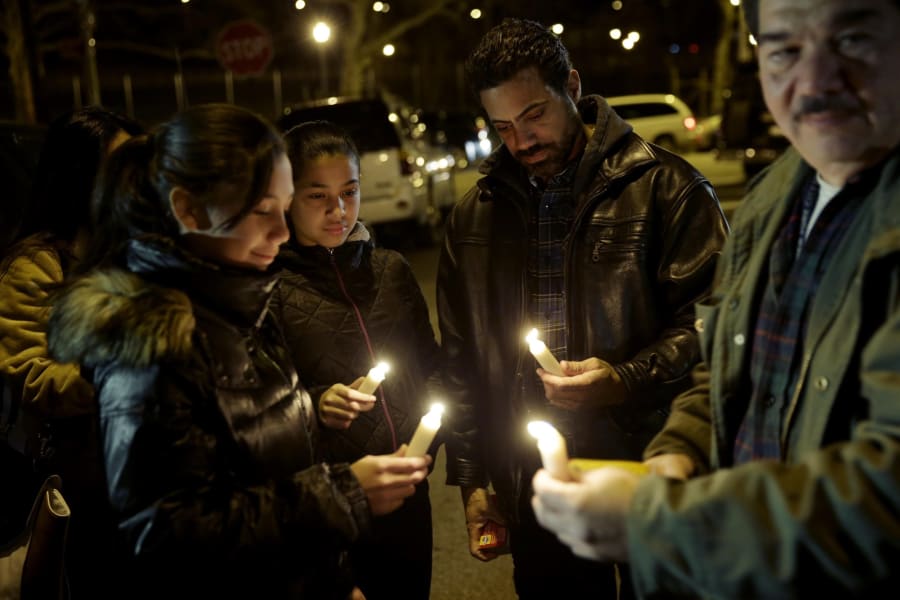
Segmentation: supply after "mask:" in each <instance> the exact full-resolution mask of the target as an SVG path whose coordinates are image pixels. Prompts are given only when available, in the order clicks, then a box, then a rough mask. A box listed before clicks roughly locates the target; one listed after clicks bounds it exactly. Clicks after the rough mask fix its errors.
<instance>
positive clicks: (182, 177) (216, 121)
mask: <svg viewBox="0 0 900 600" xmlns="http://www.w3.org/2000/svg"><path fill="white" fill-rule="evenodd" d="M284 152H285V149H284V142H283V140H282V139H281V136H280V135H279V133H278V131H277V130H276V129H275V127H274V126H273V125H272V124H270V123H269V122H268V121H266V120H265V119H263V118H262V117H260V116H259V115H257V114H255V113H253V112H251V111H249V110H247V109H244V108H240V107H237V106H233V105H230V104H205V105H198V106H195V107H192V108H189V109H187V110H185V111H183V112H181V113H179V114H177V115H175V117H173V118H172V119H171V120H170V121H168V122H166V123H163V124H162V125H160V126H159V127H158V128H157V129H156V130H155V131H152V132H150V133H148V134H146V135H142V136H138V137H135V138H132V139H131V140H129V141H127V142H125V143H124V144H122V146H121V147H120V148H119V149H118V150H117V151H116V152H115V153H113V155H111V156H110V159H109V161H108V162H107V165H106V168H105V169H104V170H103V174H102V176H101V178H100V181H99V182H98V185H97V192H96V194H95V197H94V202H93V206H92V215H93V222H94V230H95V235H94V236H93V240H92V241H93V244H92V247H91V248H90V249H89V252H88V257H87V258H86V260H85V261H84V268H85V270H86V269H90V268H93V267H96V266H98V265H101V264H103V263H106V262H117V261H118V260H119V258H120V256H119V253H120V251H121V249H122V247H123V244H124V242H125V241H127V240H128V239H129V238H133V237H140V236H144V235H147V234H155V235H164V236H166V237H170V238H172V239H177V238H178V222H177V221H176V219H175V216H174V215H173V214H172V212H171V210H170V207H169V193H170V192H171V191H172V189H173V188H175V187H176V186H178V187H182V188H184V189H185V190H187V191H188V192H190V193H191V194H192V195H193V196H194V197H196V198H198V199H199V200H200V201H202V202H204V203H206V204H207V205H210V206H215V205H222V204H225V203H226V202H231V201H233V200H234V199H241V202H242V204H241V209H240V211H239V212H238V213H237V214H236V215H235V216H234V217H232V218H231V219H229V221H228V222H226V223H225V224H224V225H223V228H224V229H228V228H230V227H233V226H234V225H235V224H237V223H238V222H239V221H240V220H241V219H242V218H243V217H244V216H245V215H247V214H248V213H249V212H250V211H251V210H252V209H253V207H254V206H255V205H256V204H257V203H258V202H259V200H260V198H262V196H263V195H264V194H265V192H266V189H267V186H268V184H269V179H270V178H271V175H272V169H273V165H274V163H275V160H276V159H277V158H278V157H279V156H281V155H283V154H284Z"/></svg>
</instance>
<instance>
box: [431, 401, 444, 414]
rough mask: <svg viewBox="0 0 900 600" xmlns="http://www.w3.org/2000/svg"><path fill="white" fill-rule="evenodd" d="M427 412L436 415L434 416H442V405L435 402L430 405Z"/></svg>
mask: <svg viewBox="0 0 900 600" xmlns="http://www.w3.org/2000/svg"><path fill="white" fill-rule="evenodd" d="M428 412H430V413H433V414H436V415H442V414H444V405H443V404H441V403H440V402H435V403H434V404H432V405H431V410H429V411H428Z"/></svg>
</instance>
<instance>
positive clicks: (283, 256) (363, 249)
mask: <svg viewBox="0 0 900 600" xmlns="http://www.w3.org/2000/svg"><path fill="white" fill-rule="evenodd" d="M374 245H375V244H374V242H373V240H372V237H371V235H369V230H368V229H366V227H365V225H363V224H362V223H361V222H360V221H357V222H356V225H355V226H354V227H353V230H352V231H351V232H350V235H348V236H347V240H346V241H345V242H344V243H343V244H341V245H340V246H338V247H337V248H332V249H328V248H324V247H322V246H302V245H300V244H299V243H297V240H296V239H295V238H293V237H292V238H291V240H290V241H289V242H288V243H287V244H285V245H284V246H282V247H281V250H280V251H279V253H278V260H277V265H278V266H279V267H281V268H284V269H289V270H291V271H300V272H302V271H306V270H309V269H317V268H320V267H321V266H322V265H323V264H328V263H329V262H330V260H331V257H334V259H335V261H336V262H337V263H338V264H340V265H341V266H344V267H349V268H350V269H358V268H359V267H360V266H361V265H362V264H363V263H364V261H365V259H366V258H367V256H368V255H369V254H370V253H371V252H372V249H373V248H374Z"/></svg>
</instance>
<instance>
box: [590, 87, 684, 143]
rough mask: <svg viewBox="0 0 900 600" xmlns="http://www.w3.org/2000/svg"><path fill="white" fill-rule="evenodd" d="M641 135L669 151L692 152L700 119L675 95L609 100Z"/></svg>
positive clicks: (648, 95)
mask: <svg viewBox="0 0 900 600" xmlns="http://www.w3.org/2000/svg"><path fill="white" fill-rule="evenodd" d="M606 101H607V102H608V103H609V105H610V106H611V107H612V108H613V109H614V110H615V111H616V113H618V115H619V116H620V117H622V118H623V119H625V120H626V121H628V122H629V123H630V124H631V126H632V127H634V132H635V133H637V134H638V135H639V136H641V137H642V138H644V139H645V140H647V141H648V142H652V143H654V144H656V145H657V146H661V147H663V148H665V149H666V150H671V151H673V152H674V151H679V150H692V149H694V146H695V143H696V142H695V135H696V134H695V130H696V128H697V119H695V118H694V113H693V112H692V111H691V109H690V108H688V105H687V104H685V103H684V102H682V101H681V100H680V99H678V98H677V97H676V96H674V95H672V94H636V95H632V96H610V97H609V98H607V99H606Z"/></svg>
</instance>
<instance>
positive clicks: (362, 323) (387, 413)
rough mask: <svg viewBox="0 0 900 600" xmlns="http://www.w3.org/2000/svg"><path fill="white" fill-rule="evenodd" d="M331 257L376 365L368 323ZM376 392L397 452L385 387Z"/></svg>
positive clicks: (370, 355)
mask: <svg viewBox="0 0 900 600" xmlns="http://www.w3.org/2000/svg"><path fill="white" fill-rule="evenodd" d="M328 253H329V255H330V256H331V266H332V267H333V268H334V272H335V274H336V275H337V280H338V284H339V285H340V286H341V291H342V292H343V293H344V297H345V298H346V299H347V302H349V303H350V306H352V307H353V312H355V313H356V321H357V322H358V323H359V329H360V331H362V334H363V337H364V338H365V340H366V348H368V349H369V358H371V359H372V364H375V351H374V350H372V340H371V339H369V331H368V330H367V329H366V323H365V321H363V317H362V313H360V312H359V307H357V306H356V302H354V301H353V298H351V297H350V294H349V293H347V287H346V286H345V285H344V278H343V277H341V270H340V269H338V266H337V262H336V261H335V260H334V251H333V250H332V249H330V248H329V250H328ZM375 392H376V393H377V394H378V395H379V396H380V397H381V408H382V410H384V418H385V420H386V421H387V424H388V429H390V431H391V441H392V442H393V444H394V446H393V447H394V450H395V451H396V450H397V432H396V431H395V430H394V421H393V420H391V413H390V411H388V406H387V400H386V399H385V396H384V387H383V386H379V387H378V389H377V390H375Z"/></svg>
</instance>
